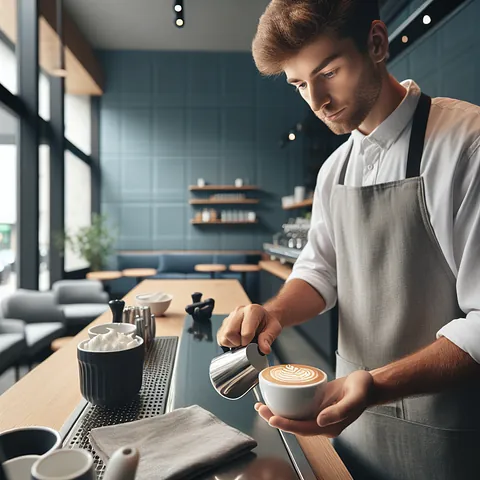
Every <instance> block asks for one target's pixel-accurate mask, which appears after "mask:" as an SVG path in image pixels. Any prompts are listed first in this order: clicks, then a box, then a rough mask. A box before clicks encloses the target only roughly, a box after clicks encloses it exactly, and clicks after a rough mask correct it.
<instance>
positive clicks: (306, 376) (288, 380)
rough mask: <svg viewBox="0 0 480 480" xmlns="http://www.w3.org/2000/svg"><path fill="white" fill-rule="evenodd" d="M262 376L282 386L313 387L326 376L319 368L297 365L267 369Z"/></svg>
mask: <svg viewBox="0 0 480 480" xmlns="http://www.w3.org/2000/svg"><path fill="white" fill-rule="evenodd" d="M262 376H263V378H265V380H268V381H269V382H272V383H277V384H281V385H311V384H314V383H318V382H321V381H322V380H324V378H325V374H324V373H323V372H322V371H321V370H319V369H318V368H315V367H310V366H308V365H295V364H293V365H292V364H288V365H276V366H273V367H269V368H266V369H265V370H263V372H262Z"/></svg>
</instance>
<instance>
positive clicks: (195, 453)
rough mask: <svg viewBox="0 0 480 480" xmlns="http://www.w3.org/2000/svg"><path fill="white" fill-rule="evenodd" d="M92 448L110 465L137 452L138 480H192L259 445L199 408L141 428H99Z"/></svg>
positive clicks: (138, 424)
mask: <svg viewBox="0 0 480 480" xmlns="http://www.w3.org/2000/svg"><path fill="white" fill-rule="evenodd" d="M90 443H91V444H92V447H93V448H94V449H95V451H96V453H97V454H98V456H99V457H100V458H101V459H102V460H103V461H104V462H105V463H107V464H108V459H109V458H110V457H111V455H112V454H113V452H114V451H115V450H117V449H118V448H120V447H123V446H127V445H130V446H135V447H136V448H138V450H139V452H140V463H139V466H138V470H137V476H136V477H135V478H136V480H152V479H158V480H175V479H182V480H183V479H185V480H187V479H191V478H194V477H196V476H197V475H200V474H202V473H203V472H205V471H207V470H210V469H211V468H213V467H215V466H218V465H220V464H222V463H225V462H227V461H230V460H232V459H234V458H237V457H239V456H240V455H243V454H245V453H248V452H249V451H250V450H252V449H253V448H255V447H256V446H257V442H256V441H255V440H254V439H253V438H251V437H249V436H248V435H245V434H244V433H242V432H240V431H239V430H236V429H235V428H233V427H230V426H229V425H227V424H225V423H223V422H222V421H221V420H219V419H218V418H217V417H215V415H213V414H212V413H210V412H208V411H206V410H204V409H203V408H201V407H199V406H198V405H193V406H191V407H187V408H179V409H178V410H174V411H173V412H170V413H167V414H165V415H158V416H156V417H152V418H145V419H143V420H137V421H135V422H130V423H123V424H120V425H113V426H110V427H101V428H95V429H93V430H92V431H91V432H90Z"/></svg>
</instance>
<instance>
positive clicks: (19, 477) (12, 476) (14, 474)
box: [2, 455, 40, 480]
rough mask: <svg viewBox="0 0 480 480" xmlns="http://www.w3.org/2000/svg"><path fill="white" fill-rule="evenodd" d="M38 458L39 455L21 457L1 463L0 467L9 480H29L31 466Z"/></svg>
mask: <svg viewBox="0 0 480 480" xmlns="http://www.w3.org/2000/svg"><path fill="white" fill-rule="evenodd" d="M39 458H40V455H23V456H22V457H17V458H12V459H11V460H7V461H6V462H3V463H2V467H3V469H4V471H5V473H6V474H7V478H8V479H9V480H30V479H31V478H32V477H31V475H30V472H31V470H32V466H33V464H34V463H35V462H36V461H37V460H38V459H39Z"/></svg>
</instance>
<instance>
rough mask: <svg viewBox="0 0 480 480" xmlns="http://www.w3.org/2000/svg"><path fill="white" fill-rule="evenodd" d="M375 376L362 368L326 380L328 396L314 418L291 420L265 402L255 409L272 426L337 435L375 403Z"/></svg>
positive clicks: (326, 395) (298, 432) (302, 431)
mask: <svg viewBox="0 0 480 480" xmlns="http://www.w3.org/2000/svg"><path fill="white" fill-rule="evenodd" d="M373 389H374V384H373V378H372V376H371V375H370V373H368V372H366V371H363V370H359V371H358V372H353V373H351V374H350V375H348V376H347V377H342V378H338V379H337V380H333V381H331V382H329V383H328V384H327V388H326V392H325V397H324V399H323V402H322V404H321V405H320V406H319V409H318V411H319V412H320V413H319V415H318V416H317V418H316V419H315V420H289V419H287V418H283V417H278V416H276V415H273V413H272V412H271V411H270V410H269V408H268V407H267V406H266V405H264V404H263V403H257V404H256V405H255V410H257V412H258V413H259V414H260V416H261V417H262V418H263V419H264V420H265V421H267V422H268V423H269V424H270V425H271V426H272V427H275V428H278V429H280V430H284V431H285V432H290V433H295V434H297V435H303V436H310V435H323V436H325V437H329V438H334V437H337V436H338V435H340V433H342V431H343V430H344V429H345V428H347V427H348V426H349V425H350V424H351V423H353V422H354V421H355V420H356V419H357V418H358V417H359V416H360V415H361V414H362V413H363V412H364V411H365V409H366V408H367V407H369V406H370V405H373Z"/></svg>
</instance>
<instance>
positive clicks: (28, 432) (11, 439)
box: [0, 427, 62, 461]
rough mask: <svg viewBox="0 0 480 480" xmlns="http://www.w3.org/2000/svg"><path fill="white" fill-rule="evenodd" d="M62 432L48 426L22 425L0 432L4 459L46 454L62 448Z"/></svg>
mask: <svg viewBox="0 0 480 480" xmlns="http://www.w3.org/2000/svg"><path fill="white" fill-rule="evenodd" d="M61 443H62V438H61V437H60V434H59V433H58V432H57V431H55V430H53V429H51V428H48V427H21V428H14V429H12V430H7V431H5V432H2V433H0V449H1V451H2V454H3V455H2V456H3V461H6V460H11V459H13V458H17V457H22V456H24V455H44V454H45V453H47V452H50V451H52V450H55V449H57V448H60V446H61Z"/></svg>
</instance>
